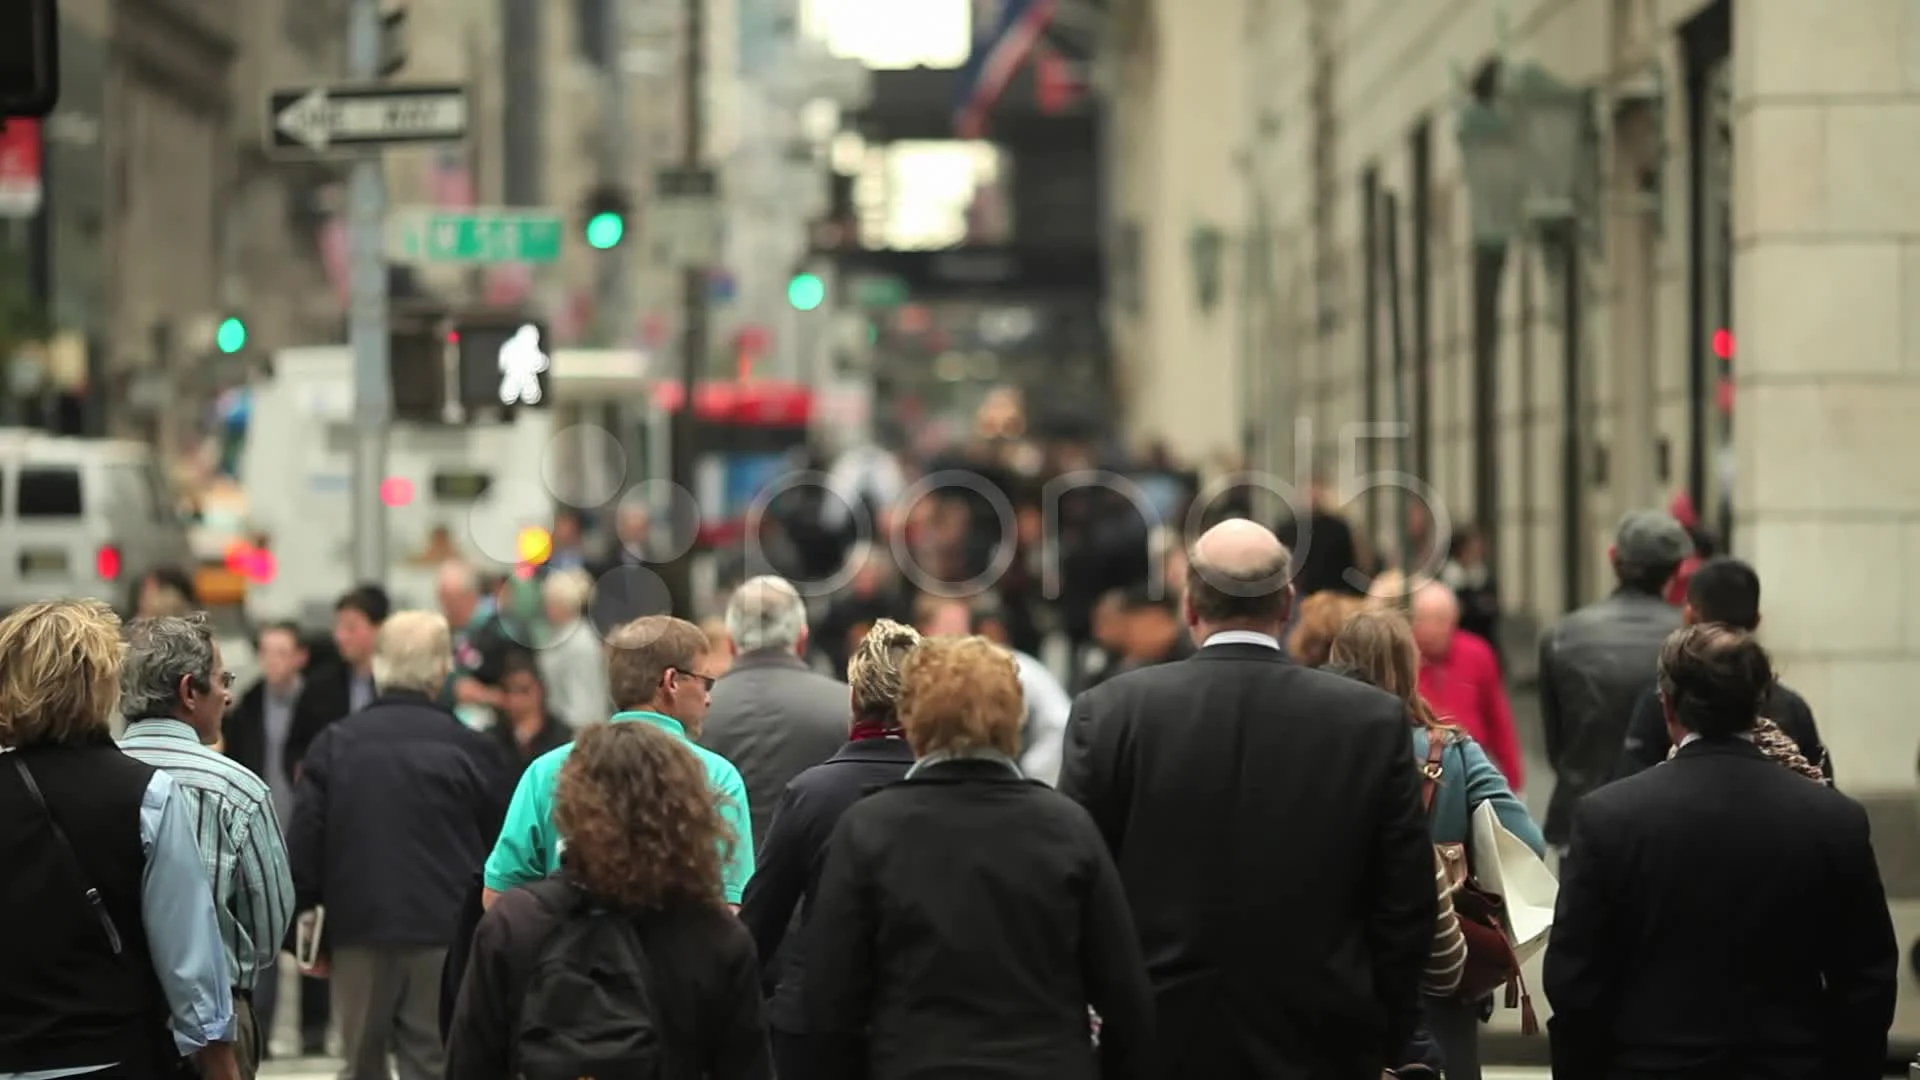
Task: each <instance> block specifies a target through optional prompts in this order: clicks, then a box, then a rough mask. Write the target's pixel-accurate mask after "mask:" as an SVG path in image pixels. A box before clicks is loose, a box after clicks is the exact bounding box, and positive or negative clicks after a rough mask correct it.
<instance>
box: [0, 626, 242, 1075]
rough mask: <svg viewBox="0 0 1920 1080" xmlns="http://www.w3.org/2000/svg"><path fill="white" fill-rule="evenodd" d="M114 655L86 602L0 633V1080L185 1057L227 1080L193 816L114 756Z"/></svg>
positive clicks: (158, 780) (117, 1069)
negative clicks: (3, 922)
mask: <svg viewBox="0 0 1920 1080" xmlns="http://www.w3.org/2000/svg"><path fill="white" fill-rule="evenodd" d="M124 654H125V646H124V644H123V642H122V640H121V636H120V620H119V619H118V618H116V617H115V616H114V614H113V612H112V611H111V610H109V609H108V607H107V606H106V605H105V604H102V603H98V602H96V601H91V600H57V601H53V602H50V603H39V604H29V605H27V606H26V607H23V608H20V609H19V610H17V611H15V612H14V613H13V614H11V615H9V616H7V617H6V618H5V619H0V749H4V751H5V752H4V753H0V865H4V866H5V867H6V868H7V872H6V873H5V874H0V911H4V912H5V913H7V915H9V916H10V918H8V920H7V929H6V930H5V931H4V932H0V971H4V972H6V988H7V993H6V994H4V995H0V1076H11V1075H17V1074H22V1073H24V1074H28V1075H35V1074H41V1075H52V1076H67V1075H79V1074H83V1073H84V1074H92V1073H99V1074H100V1075H101V1076H106V1075H108V1074H109V1073H111V1074H112V1075H113V1076H120V1077H132V1078H140V1080H144V1078H149V1077H163V1076H173V1075H176V1074H177V1073H178V1072H179V1071H180V1070H181V1069H182V1066H183V1063H182V1062H181V1060H180V1059H181V1058H182V1057H188V1058H194V1059H196V1060H195V1061H194V1064H195V1065H197V1066H198V1069H197V1074H198V1075H203V1076H206V1077H210V1078H217V1080H235V1078H237V1077H239V1076H240V1069H241V1064H242V1063H241V1061H240V1060H239V1056H238V1055H237V1054H236V1052H235V1042H234V1041H235V1039H236V1038H237V1036H238V1035H239V1034H240V1032H239V1031H238V1021H237V1020H236V1017H235V1014H234V1004H233V984H232V981H231V980H230V979H229V977H228V971H227V958H226V950H225V949H224V947H223V946H222V945H221V937H220V923H219V918H218V916H217V915H216V913H215V907H214V902H213V888H212V886H210V885H209V884H208V883H207V871H206V867H205V865H204V864H203V863H202V862H201V859H200V848H199V846H198V844H197V843H196V842H195V840H194V815H193V813H192V807H191V805H190V804H189V803H188V801H187V799H186V798H185V797H184V796H183V795H182V794H181V793H180V790H179V788H178V787H177V786H176V785H175V784H174V782H173V779H172V778H171V777H170V776H169V775H168V774H167V773H165V772H164V771H161V770H159V769H155V768H154V767H152V766H151V765H146V764H143V763H141V762H139V761H137V760H135V759H134V758H132V757H130V756H128V755H127V754H125V753H123V752H121V751H120V749H119V748H118V747H116V746H115V745H114V743H113V734H112V732H111V729H110V727H109V722H110V718H111V717H113V716H114V715H115V714H117V713H118V712H119V704H120V673H121V668H122V665H123V662H124V661H123V656H124ZM182 682H183V684H184V683H185V680H182ZM55 822H58V823H59V824H58V826H56V825H55V824H54V823H55ZM89 898H91V899H92V901H93V902H92V903H89V902H88V900H89ZM149 916H152V917H151V918H150V917H149ZM169 1028H171V1029H172V1037H171V1038H169V1037H168V1036H167V1032H168V1029H169ZM246 1064H247V1067H248V1068H249V1070H251V1067H252V1063H251V1062H250V1061H249V1062H247V1063H246Z"/></svg>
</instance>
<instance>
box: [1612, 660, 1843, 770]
mask: <svg viewBox="0 0 1920 1080" xmlns="http://www.w3.org/2000/svg"><path fill="white" fill-rule="evenodd" d="M1760 715H1762V716H1764V717H1766V718H1767V719H1769V720H1771V721H1773V722H1774V723H1775V724H1777V725H1778V726H1779V728H1780V730H1781V731H1782V732H1785V733H1786V735H1787V737H1788V738H1790V739H1792V740H1793V741H1794V742H1795V743H1798V744H1799V746H1800V754H1801V756H1803V757H1805V758H1806V759H1807V760H1808V761H1811V762H1813V763H1814V764H1815V765H1818V766H1820V771H1821V772H1824V773H1826V774H1827V783H1828V784H1832V783H1833V782H1834V781H1833V757H1832V755H1830V754H1828V753H1827V746H1826V743H1825V742H1823V741H1821V738H1820V728H1819V727H1818V726H1817V725H1815V724H1814V722H1813V707H1812V706H1811V705H1808V704H1807V699H1806V698H1803V697H1801V696H1800V695H1799V694H1797V693H1795V692H1794V691H1793V690H1791V689H1789V688H1788V687H1787V686H1786V684H1784V683H1775V684H1774V686H1773V690H1772V692H1771V693H1769V694H1768V695H1767V703H1766V704H1765V705H1763V706H1761V709H1760ZM1672 749H1673V737H1672V736H1671V735H1669V734H1667V714H1666V711H1665V710H1664V709H1662V708H1661V707H1660V690H1659V688H1657V687H1654V686H1648V687H1647V692H1646V693H1644V694H1642V695H1640V700H1639V701H1638V702H1637V703H1635V705H1634V707H1633V716H1632V717H1631V718H1629V719H1628V720H1627V740H1626V745H1625V746H1624V747H1622V748H1621V750H1620V763H1619V764H1618V765H1617V766H1615V767H1614V779H1616V780H1617V779H1621V778H1624V777H1628V776H1632V775H1633V774H1635V773H1637V772H1644V771H1645V770H1647V769H1651V768H1653V767H1654V766H1655V765H1658V764H1660V763H1661V762H1663V761H1665V760H1667V752H1668V751H1670V750H1672Z"/></svg>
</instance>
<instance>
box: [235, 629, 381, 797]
mask: <svg viewBox="0 0 1920 1080" xmlns="http://www.w3.org/2000/svg"><path fill="white" fill-rule="evenodd" d="M266 699H267V686H266V683H264V682H255V683H254V684H253V685H252V686H250V687H248V688H247V691H246V693H244V694H241V695H240V700H239V701H237V702H235V703H234V706H233V712H232V713H231V714H229V715H228V716H227V718H226V722H225V723H224V724H222V725H221V730H222V734H223V741H224V743H225V746H226V754H227V756H228V757H230V758H232V759H233V760H234V761H235V762H236V763H238V764H240V765H244V766H246V767H247V768H248V769H251V770H252V771H253V774H254V775H255V776H259V777H262V778H264V777H265V776H266V775H267V719H266V717H267V705H266ZM349 700H350V698H349V694H348V691H347V677H346V675H345V673H344V672H343V671H342V669H340V668H338V667H334V666H330V665H329V666H325V667H321V668H318V669H316V670H314V671H313V672H312V674H311V675H309V676H308V678H307V679H306V680H305V682H304V683H303V684H302V686H301V688H300V696H299V697H298V698H297V699H295V701H294V705H293V725H292V727H290V728H289V729H288V731H287V741H286V744H285V745H284V746H283V747H282V749H281V752H280V753H281V759H282V760H281V763H280V764H281V768H283V769H284V770H285V775H286V776H287V777H288V778H289V779H291V778H292V777H293V775H294V773H295V771H296V770H298V769H299V767H300V759H301V758H304V757H306V756H307V748H308V747H309V746H312V745H313V740H314V739H315V738H316V737H318V736H319V734H320V732H322V731H324V730H325V729H326V727H327V725H328V724H331V723H333V722H334V721H336V720H338V719H340V718H341V717H343V716H345V715H347V709H348V702H349ZM283 824H284V823H283Z"/></svg>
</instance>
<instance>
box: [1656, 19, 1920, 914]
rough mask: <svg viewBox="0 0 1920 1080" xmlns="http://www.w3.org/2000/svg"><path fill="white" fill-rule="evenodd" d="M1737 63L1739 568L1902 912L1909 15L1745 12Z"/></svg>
mask: <svg viewBox="0 0 1920 1080" xmlns="http://www.w3.org/2000/svg"><path fill="white" fill-rule="evenodd" d="M1733 53H1734V86H1735V89H1734V97H1735V116H1736V120H1735V125H1734V155H1735V174H1736V175H1735V181H1734V200H1735V214H1736V227H1735V232H1736V236H1735V249H1736V254H1735V257H1734V260H1735V261H1734V273H1735V286H1734V294H1735V302H1734V319H1735V330H1736V340H1737V342H1738V351H1737V354H1736V357H1735V361H1734V363H1735V365H1736V366H1735V374H1736V379H1737V389H1736V403H1735V408H1734V433H1735V443H1736V449H1737V452H1738V463H1739V464H1738V475H1737V479H1736V485H1735V508H1736V509H1735V514H1736V517H1735V521H1736V525H1735V542H1736V544H1737V546H1738V552H1737V553H1738V554H1739V555H1741V556H1742V557H1744V558H1747V559H1749V560H1751V561H1752V562H1753V563H1754V565H1755V566H1756V567H1757V568H1758V570H1759V572H1760V575H1761V577H1762V579H1763V581H1764V583H1765V588H1764V599H1763V605H1762V606H1763V609H1764V611H1765V618H1766V624H1765V626H1764V627H1763V628H1762V636H1763V638H1764V639H1765V641H1766V642H1767V644H1768V646H1769V647H1770V648H1771V649H1772V650H1773V653H1774V657H1775V660H1776V662H1777V664H1778V666H1779V668H1780V673H1781V677H1782V679H1783V681H1785V682H1786V683H1788V684H1789V685H1791V686H1792V687H1794V688H1795V689H1796V690H1799V691H1800V692H1801V693H1802V694H1804V695H1805V696H1806V697H1807V699H1808V701H1809V702H1811V703H1812V705H1813V708H1814V711H1815V714H1816V716H1817V718H1818V720H1819V722H1820V729H1821V733H1822V735H1823V736H1824V737H1825V739H1826V741H1827V744H1828V746H1829V747H1830V748H1831V750H1832V753H1833V758H1834V762H1835V765H1836V770H1835V771H1836V772H1837V774H1838V777H1839V782H1840V786H1841V787H1842V788H1843V789H1844V790H1846V791H1847V792H1848V793H1849V794H1851V795H1854V796H1855V797H1858V798H1862V799H1863V800H1871V802H1873V803H1876V804H1878V805H1879V809H1880V810H1881V811H1882V812H1881V813H1877V814H1876V815H1875V831H1876V841H1877V844H1878V846H1879V847H1880V849H1881V856H1882V863H1883V868H1884V870H1885V871H1886V873H1887V875H1888V886H1889V891H1890V892H1892V893H1896V894H1900V893H1909V891H1910V890H1913V888H1914V887H1915V886H1920V873H1913V874H1910V873H1908V871H1910V870H1920V865H1915V864H1916V863H1920V835H1917V834H1916V827H1915V822H1916V817H1915V814H1914V812H1913V796H1914V792H1915V774H1914V760H1915V752H1916V745H1917V744H1920V713H1917V712H1916V707H1915V705H1914V697H1915V695H1914V688H1915V686H1916V684H1920V604H1916V602H1915V599H1916V590H1920V467H1916V459H1917V458H1920V171H1916V166H1917V165H1920V5H1915V4H1912V3H1906V2H1903V0H1850V2H1848V3H1844V4H1835V3H1828V4H1808V3H1804V2H1802V0H1750V2H1745V3H1741V4H1739V5H1738V6H1737V7H1736V9H1735V12H1734V45H1733ZM1694 344H1695V346H1696V347H1697V348H1700V349H1704V348H1706V347H1707V343H1705V342H1696V343H1694ZM1904 878H1912V879H1913V880H1896V879H1904ZM1910 894H1912V895H1917V896H1920V891H1913V892H1911V893H1910Z"/></svg>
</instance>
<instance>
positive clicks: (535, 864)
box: [486, 751, 559, 892]
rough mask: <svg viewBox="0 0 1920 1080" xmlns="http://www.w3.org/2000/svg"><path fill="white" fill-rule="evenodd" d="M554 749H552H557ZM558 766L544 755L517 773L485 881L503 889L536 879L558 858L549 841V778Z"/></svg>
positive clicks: (550, 796)
mask: <svg viewBox="0 0 1920 1080" xmlns="http://www.w3.org/2000/svg"><path fill="white" fill-rule="evenodd" d="M557 752H558V751H556V753H557ZM557 775H558V770H557V768H556V767H554V766H553V763H551V762H549V761H547V759H546V758H544V757H543V758H540V759H539V760H536V761H535V762H534V763H533V764H532V765H530V766H528V768H527V771H526V772H524V773H522V774H520V784H519V786H518V787H516V788H514V789H513V802H512V803H511V804H509V805H508V807H507V820H506V823H505V824H504V825H502V826H501V827H500V839H499V840H498V841H497V842H495V843H494V845H493V854H491V855H489V856H487V871H486V885H487V888H489V889H492V890H493V891H495V892H506V891H507V890H508V889H511V888H513V887H514V886H516V885H525V884H527V883H529V882H534V881H539V880H540V879H541V878H544V877H546V876H547V874H548V873H549V872H550V871H551V870H552V868H553V866H554V864H556V863H557V862H558V861H559V853H558V852H557V851H555V849H554V842H553V782H554V779H555V777H556V776H557Z"/></svg>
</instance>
